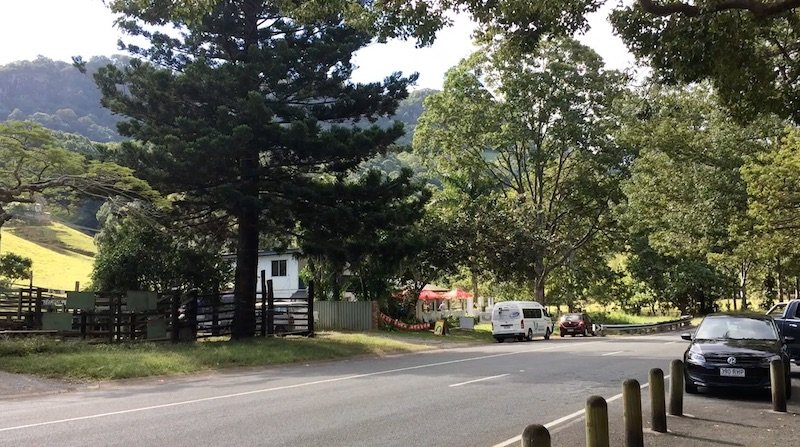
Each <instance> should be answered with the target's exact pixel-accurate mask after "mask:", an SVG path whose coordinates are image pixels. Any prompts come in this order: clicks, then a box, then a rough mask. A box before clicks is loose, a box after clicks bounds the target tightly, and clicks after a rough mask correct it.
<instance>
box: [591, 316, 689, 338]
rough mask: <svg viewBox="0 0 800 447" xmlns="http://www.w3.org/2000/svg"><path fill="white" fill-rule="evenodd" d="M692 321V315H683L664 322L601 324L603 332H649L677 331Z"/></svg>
mask: <svg viewBox="0 0 800 447" xmlns="http://www.w3.org/2000/svg"><path fill="white" fill-rule="evenodd" d="M691 322H692V316H691V315H683V316H681V317H680V318H678V319H677V320H672V321H664V322H662V323H653V324H603V325H601V327H602V331H603V333H606V334H608V333H630V334H647V333H652V332H667V331H676V330H678V329H680V328H682V327H685V326H688V325H689V324H690V323H691Z"/></svg>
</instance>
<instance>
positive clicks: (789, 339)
mask: <svg viewBox="0 0 800 447" xmlns="http://www.w3.org/2000/svg"><path fill="white" fill-rule="evenodd" d="M783 342H784V343H794V337H792V336H791V335H787V336H785V337H783Z"/></svg>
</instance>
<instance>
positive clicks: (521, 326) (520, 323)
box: [519, 320, 525, 329]
mask: <svg viewBox="0 0 800 447" xmlns="http://www.w3.org/2000/svg"><path fill="white" fill-rule="evenodd" d="M519 327H520V329H525V320H519Z"/></svg>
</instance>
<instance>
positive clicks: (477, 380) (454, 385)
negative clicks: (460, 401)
mask: <svg viewBox="0 0 800 447" xmlns="http://www.w3.org/2000/svg"><path fill="white" fill-rule="evenodd" d="M507 375H509V374H500V375H497V376H489V377H483V378H481V379H475V380H470V381H468V382H461V383H454V384H452V385H448V386H449V387H450V388H454V387H457V386H461V385H468V384H470V383H475V382H483V381H484V380H492V379H499V378H500V377H505V376H507Z"/></svg>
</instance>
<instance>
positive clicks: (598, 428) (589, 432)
mask: <svg viewBox="0 0 800 447" xmlns="http://www.w3.org/2000/svg"><path fill="white" fill-rule="evenodd" d="M609 443H610V441H609V439H608V404H607V403H606V400H605V399H603V398H602V397H600V396H590V397H589V398H588V399H586V447H609Z"/></svg>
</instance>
